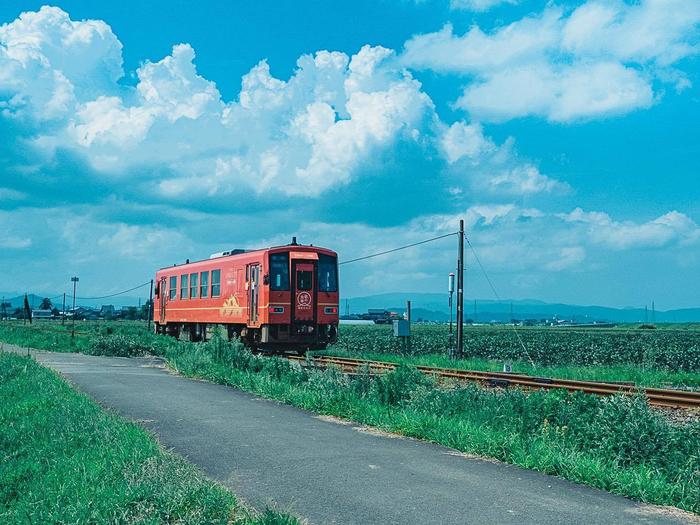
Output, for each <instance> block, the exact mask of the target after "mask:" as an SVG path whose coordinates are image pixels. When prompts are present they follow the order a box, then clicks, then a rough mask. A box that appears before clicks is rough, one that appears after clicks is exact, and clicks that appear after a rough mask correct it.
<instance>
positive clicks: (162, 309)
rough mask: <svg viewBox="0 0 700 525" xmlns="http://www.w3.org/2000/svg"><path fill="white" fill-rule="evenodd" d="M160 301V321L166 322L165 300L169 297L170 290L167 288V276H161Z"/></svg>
mask: <svg viewBox="0 0 700 525" xmlns="http://www.w3.org/2000/svg"><path fill="white" fill-rule="evenodd" d="M158 292H159V293H158V302H159V305H160V323H161V324H164V323H165V300H166V299H167V297H168V293H170V292H169V290H166V289H165V277H161V278H160V286H158Z"/></svg>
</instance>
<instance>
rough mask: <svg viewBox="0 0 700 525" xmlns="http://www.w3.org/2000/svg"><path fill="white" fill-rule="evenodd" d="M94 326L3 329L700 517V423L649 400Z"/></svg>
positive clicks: (7, 334) (0, 335)
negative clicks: (164, 365) (443, 383)
mask: <svg viewBox="0 0 700 525" xmlns="http://www.w3.org/2000/svg"><path fill="white" fill-rule="evenodd" d="M85 328H86V329H85V330H81V333H80V334H78V335H76V339H75V340H74V341H73V343H72V346H70V341H71V339H70V335H69V334H65V333H60V332H50V333H48V332H47V333H46V334H44V335H42V334H41V332H42V330H44V329H45V327H44V328H42V327H41V326H39V327H34V328H32V329H24V328H21V327H13V328H9V329H8V328H7V327H5V329H4V331H3V328H2V326H0V339H3V340H8V338H14V339H15V342H18V341H17V340H21V339H22V338H23V337H24V336H25V335H26V336H27V337H28V338H29V339H31V340H32V341H33V342H34V343H35V344H36V343H38V345H39V346H38V347H39V348H47V347H48V348H50V349H60V348H63V349H67V350H69V349H70V348H81V349H82V351H84V352H86V353H92V354H105V355H112V354H117V355H140V354H143V353H146V352H152V353H155V354H158V355H163V356H164V357H166V359H167V360H168V361H169V363H170V366H172V367H173V368H175V369H176V370H178V371H179V372H180V373H182V374H185V375H188V376H193V377H201V378H205V379H208V380H211V381H215V382H218V383H222V384H228V385H234V386H237V387H239V388H242V389H244V390H248V391H251V392H254V393H257V394H259V395H262V396H265V397H268V398H272V399H277V400H280V401H283V402H286V403H289V404H293V405H296V406H299V407H302V408H306V409H309V410H312V411H315V412H318V413H321V414H328V415H333V416H337V417H341V418H346V419H351V420H353V421H357V422H359V423H361V424H366V425H371V426H374V427H378V428H380V429H384V430H387V431H391V432H397V433H401V434H404V435H407V436H413V437H416V438H420V439H425V440H428V441H433V442H436V443H441V444H444V445H447V446H449V447H453V448H455V449H457V450H460V451H463V452H466V453H472V454H477V455H480V456H487V457H493V458H496V459H499V460H502V461H506V462H509V463H513V464H516V465H520V466H522V467H525V468H530V469H535V470H539V471H542V472H546V473H549V474H555V475H559V476H562V477H564V478H567V479H570V480H572V481H576V482H580V483H585V484H588V485H592V486H595V487H599V488H601V489H604V490H608V491H611V492H614V493H617V494H623V495H626V496H630V497H632V498H635V499H638V500H641V501H646V502H651V503H657V504H663V505H673V506H677V507H680V508H683V509H686V510H689V511H692V512H695V513H700V456H699V454H700V422H699V421H698V420H697V419H695V420H692V421H689V422H686V423H678V422H672V421H669V420H668V419H667V418H666V417H664V416H663V415H662V414H660V413H659V412H658V411H656V410H653V409H650V408H649V407H648V406H647V405H646V403H645V401H644V400H643V399H642V398H629V397H611V398H598V397H595V396H591V395H585V394H571V395H569V394H566V393H564V392H558V391H547V392H533V393H524V392H521V391H518V390H510V391H500V390H488V389H482V388H479V387H478V386H474V385H472V386H460V387H456V388H453V389H439V388H436V385H435V384H433V383H432V381H431V380H430V379H429V378H427V377H425V376H423V375H421V374H419V373H417V372H416V371H415V370H414V369H412V368H410V367H400V368H399V369H398V370H397V371H395V372H393V373H391V374H387V375H384V376H381V377H372V376H370V375H365V374H360V375H359V376H357V377H353V378H351V377H347V376H344V375H342V374H340V373H339V372H337V371H334V370H329V371H314V370H308V369H303V368H301V367H300V366H299V365H298V364H296V363H290V362H288V361H286V360H280V359H270V358H266V357H260V356H255V355H252V354H251V353H250V352H248V351H247V350H246V349H244V348H243V346H242V345H241V344H240V342H238V341H233V342H226V341H224V340H223V339H219V338H215V339H214V340H212V341H209V342H207V343H197V344H195V343H186V342H178V341H175V340H173V339H171V338H167V337H160V336H154V335H152V334H145V333H143V330H142V329H141V328H136V327H134V326H133V325H132V324H114V325H86V327H85ZM27 331H31V333H30V334H27V333H26V332H27ZM23 334H24V335H23ZM49 334H50V335H49ZM385 357H386V355H385ZM398 357H401V356H398ZM418 357H419V358H421V359H430V358H431V357H430V356H429V355H428V356H418ZM411 358H414V357H411ZM676 373H678V372H676Z"/></svg>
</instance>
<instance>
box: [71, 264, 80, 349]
mask: <svg viewBox="0 0 700 525" xmlns="http://www.w3.org/2000/svg"><path fill="white" fill-rule="evenodd" d="M70 280H71V282H72V283H73V323H72V326H71V330H70V336H71V337H75V289H76V287H77V285H78V281H79V280H80V279H78V278H77V277H71V278H70Z"/></svg>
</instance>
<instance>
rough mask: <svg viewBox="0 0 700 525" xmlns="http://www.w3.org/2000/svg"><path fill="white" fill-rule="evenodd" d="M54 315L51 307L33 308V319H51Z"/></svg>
mask: <svg viewBox="0 0 700 525" xmlns="http://www.w3.org/2000/svg"><path fill="white" fill-rule="evenodd" d="M52 317H53V314H52V312H51V309H50V308H49V309H46V310H44V309H41V308H34V309H32V318H33V319H51V318H52Z"/></svg>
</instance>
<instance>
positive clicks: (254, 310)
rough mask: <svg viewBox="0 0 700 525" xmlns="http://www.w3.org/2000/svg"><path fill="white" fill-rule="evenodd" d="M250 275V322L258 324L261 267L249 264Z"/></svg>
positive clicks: (248, 272) (248, 271)
mask: <svg viewBox="0 0 700 525" xmlns="http://www.w3.org/2000/svg"><path fill="white" fill-rule="evenodd" d="M246 273H247V274H248V322H249V323H250V324H257V322H258V301H259V297H258V291H259V289H260V286H259V283H260V265H259V264H249V265H248V269H247V271H246Z"/></svg>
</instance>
